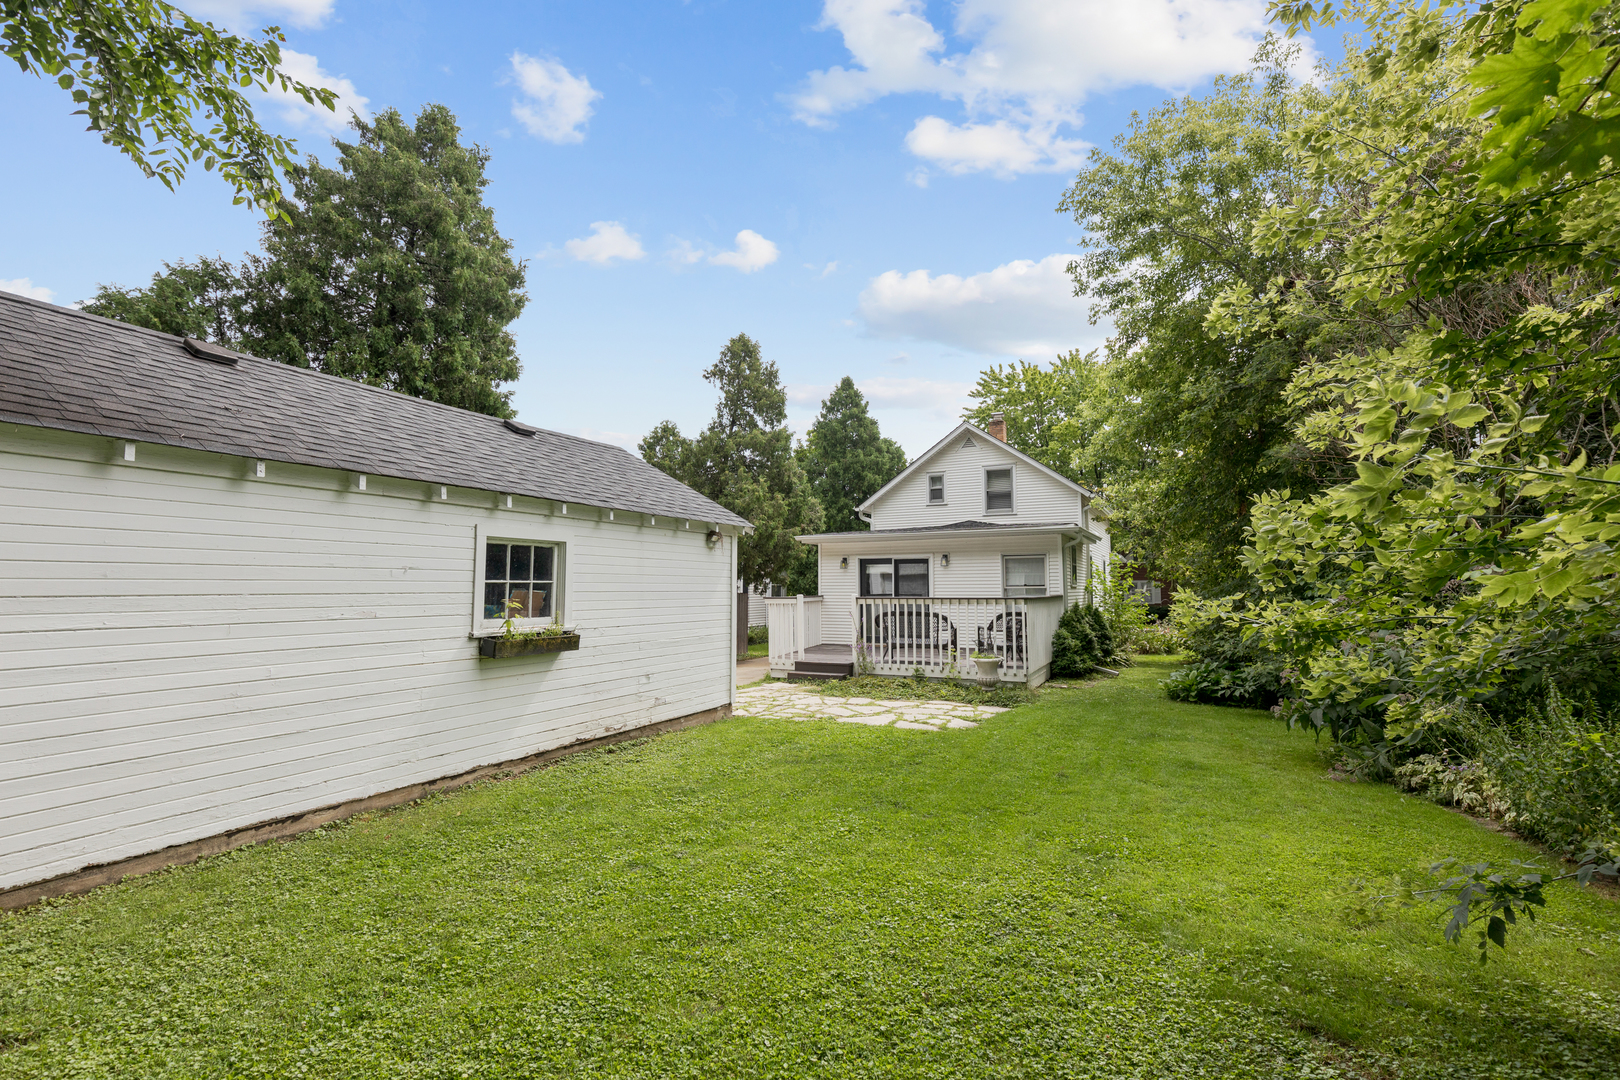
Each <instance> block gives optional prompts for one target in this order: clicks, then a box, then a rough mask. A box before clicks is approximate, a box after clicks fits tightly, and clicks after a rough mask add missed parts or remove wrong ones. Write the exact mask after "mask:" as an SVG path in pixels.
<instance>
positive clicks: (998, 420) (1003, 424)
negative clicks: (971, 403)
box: [984, 412, 1007, 442]
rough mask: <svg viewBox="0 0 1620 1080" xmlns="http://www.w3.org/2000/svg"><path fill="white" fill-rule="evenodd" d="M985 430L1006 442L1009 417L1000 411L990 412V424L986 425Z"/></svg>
mask: <svg viewBox="0 0 1620 1080" xmlns="http://www.w3.org/2000/svg"><path fill="white" fill-rule="evenodd" d="M984 430H985V431H986V432H988V433H989V434H991V435H993V436H995V437H996V438H998V439H1000V440H1001V441H1002V442H1006V441H1007V418H1006V417H1005V416H1004V415H1002V414H1001V413H998V412H993V413H991V414H990V422H989V423H988V424H986V425H984Z"/></svg>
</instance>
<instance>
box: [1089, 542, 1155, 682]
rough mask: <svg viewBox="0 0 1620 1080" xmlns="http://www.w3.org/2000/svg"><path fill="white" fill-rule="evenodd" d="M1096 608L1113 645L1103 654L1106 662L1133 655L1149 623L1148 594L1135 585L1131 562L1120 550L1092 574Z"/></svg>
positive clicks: (1092, 588) (1112, 554) (1091, 584)
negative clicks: (1099, 569)
mask: <svg viewBox="0 0 1620 1080" xmlns="http://www.w3.org/2000/svg"><path fill="white" fill-rule="evenodd" d="M1090 587H1091V590H1092V595H1094V596H1095V597H1096V598H1097V605H1096V608H1095V609H1094V610H1096V612H1097V615H1098V618H1099V620H1100V621H1101V623H1102V624H1103V625H1104V627H1105V628H1106V630H1107V631H1108V640H1109V645H1110V647H1109V648H1108V649H1107V650H1106V651H1105V652H1104V653H1103V654H1102V658H1103V662H1104V663H1106V662H1108V661H1109V660H1111V659H1114V658H1115V657H1116V656H1118V655H1126V656H1128V655H1130V653H1131V652H1132V651H1133V649H1134V648H1135V644H1136V639H1137V637H1138V636H1140V635H1141V633H1142V631H1143V630H1144V629H1146V627H1147V624H1148V614H1147V597H1145V596H1143V595H1142V594H1141V593H1139V592H1137V591H1136V590H1135V589H1134V588H1132V587H1131V566H1130V564H1129V563H1127V562H1126V561H1125V560H1124V559H1123V558H1121V557H1120V555H1119V553H1118V552H1112V553H1110V554H1109V556H1108V565H1107V566H1106V567H1104V568H1103V569H1102V572H1101V573H1100V574H1097V575H1096V576H1095V577H1093V578H1092V580H1091V583H1090Z"/></svg>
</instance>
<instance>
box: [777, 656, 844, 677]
mask: <svg viewBox="0 0 1620 1080" xmlns="http://www.w3.org/2000/svg"><path fill="white" fill-rule="evenodd" d="M853 674H855V662H854V661H853V660H851V661H848V662H844V663H840V662H839V661H837V660H800V661H798V662H797V663H795V664H794V665H793V673H792V675H790V676H789V678H795V677H806V676H807V677H809V678H814V679H847V678H849V676H851V675H853Z"/></svg>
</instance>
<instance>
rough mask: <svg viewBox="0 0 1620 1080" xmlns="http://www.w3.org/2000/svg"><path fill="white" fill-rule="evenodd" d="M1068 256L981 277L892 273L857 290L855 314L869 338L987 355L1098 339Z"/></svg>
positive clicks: (1049, 349)
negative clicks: (912, 341)
mask: <svg viewBox="0 0 1620 1080" xmlns="http://www.w3.org/2000/svg"><path fill="white" fill-rule="evenodd" d="M1069 261H1070V257H1069V256H1068V255H1049V256H1047V257H1046V258H1044V259H1042V260H1040V261H1039V262H1035V261H1032V260H1029V259H1019V260H1017V261H1015V262H1010V263H1005V264H1003V265H1001V266H998V267H996V268H995V269H994V270H988V271H986V272H984V273H982V274H973V275H972V276H970V277H959V276H958V275H956V274H940V275H938V276H935V275H931V274H930V273H929V272H928V271H927V270H913V271H911V272H910V273H909V274H903V273H901V272H900V271H898V270H890V271H888V272H887V273H883V274H879V275H878V276H877V277H875V278H873V279H872V280H871V281H870V282H869V283H868V284H867V287H866V289H865V291H863V292H862V293H861V297H860V304H859V314H860V317H861V319H862V320H863V321H864V322H865V324H866V329H867V332H868V333H870V334H871V335H872V336H874V337H879V338H889V339H907V338H911V339H917V340H921V341H933V342H938V343H940V344H943V345H949V346H952V347H954V348H958V349H966V350H968V351H970V352H976V353H983V354H986V355H990V356H1023V357H1045V356H1052V355H1056V354H1057V353H1060V352H1067V351H1068V350H1069V349H1073V348H1083V349H1089V348H1093V347H1095V346H1097V345H1100V344H1102V341H1103V339H1104V338H1105V337H1106V336H1107V332H1108V330H1107V327H1105V326H1091V325H1089V324H1088V323H1087V321H1086V318H1087V311H1088V308H1089V305H1088V304H1087V302H1086V300H1085V299H1084V298H1082V297H1076V296H1075V295H1074V281H1073V279H1072V278H1070V277H1069V274H1068V271H1067V269H1066V267H1067V266H1068V264H1069Z"/></svg>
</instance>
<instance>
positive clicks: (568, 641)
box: [478, 634, 579, 660]
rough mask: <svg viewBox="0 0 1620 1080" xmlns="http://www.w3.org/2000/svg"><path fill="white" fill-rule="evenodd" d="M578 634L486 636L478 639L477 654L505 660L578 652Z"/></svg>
mask: <svg viewBox="0 0 1620 1080" xmlns="http://www.w3.org/2000/svg"><path fill="white" fill-rule="evenodd" d="M578 651H579V635H578V634H548V635H546V636H544V637H534V638H517V639H515V640H514V639H512V638H504V637H487V638H479V639H478V655H479V656H483V657H488V658H489V659H491V660H505V659H506V658H507V657H511V656H533V655H535V654H536V653H554V652H578Z"/></svg>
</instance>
